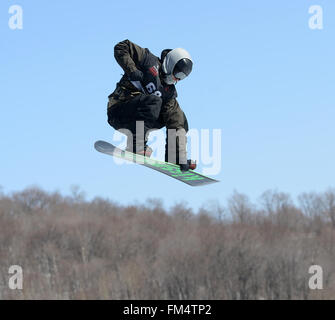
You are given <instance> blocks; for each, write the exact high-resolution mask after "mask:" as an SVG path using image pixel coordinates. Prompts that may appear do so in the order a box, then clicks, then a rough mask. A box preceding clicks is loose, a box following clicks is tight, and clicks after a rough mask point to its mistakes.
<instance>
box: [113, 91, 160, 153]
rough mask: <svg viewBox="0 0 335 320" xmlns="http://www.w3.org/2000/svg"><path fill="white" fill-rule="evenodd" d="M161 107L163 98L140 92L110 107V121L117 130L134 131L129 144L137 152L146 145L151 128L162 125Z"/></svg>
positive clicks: (157, 127)
mask: <svg viewBox="0 0 335 320" xmlns="http://www.w3.org/2000/svg"><path fill="white" fill-rule="evenodd" d="M161 107H162V99H161V98H159V97H157V96H155V95H144V94H138V95H137V96H135V97H134V98H132V99H131V100H129V101H126V102H119V103H117V104H115V105H113V106H112V107H110V108H108V111H107V116H108V123H109V124H110V125H111V126H112V127H113V128H114V129H116V130H120V129H127V130H129V131H130V132H131V133H132V137H133V140H132V141H129V137H128V145H131V146H132V149H133V150H131V151H133V152H136V150H137V151H138V150H140V149H142V148H143V146H145V145H146V142H147V140H148V137H147V134H148V131H149V130H151V129H159V128H161V127H162V126H161V125H159V124H158V122H157V120H158V118H159V115H160V111H161ZM136 122H138V124H137V125H138V127H137V129H138V130H136ZM139 128H141V129H142V130H141V129H139ZM129 142H130V143H129ZM136 146H137V149H136Z"/></svg>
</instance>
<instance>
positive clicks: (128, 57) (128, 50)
mask: <svg viewBox="0 0 335 320" xmlns="http://www.w3.org/2000/svg"><path fill="white" fill-rule="evenodd" d="M144 55H145V49H143V48H141V47H140V46H138V45H137V44H135V43H133V42H131V41H129V40H124V41H121V42H119V43H118V44H117V45H115V47H114V57H115V59H116V61H117V62H118V64H119V65H120V66H121V68H122V69H123V71H124V72H125V73H126V74H130V73H131V72H133V71H135V70H136V69H137V68H138V66H139V65H140V64H141V62H142V60H143V58H144Z"/></svg>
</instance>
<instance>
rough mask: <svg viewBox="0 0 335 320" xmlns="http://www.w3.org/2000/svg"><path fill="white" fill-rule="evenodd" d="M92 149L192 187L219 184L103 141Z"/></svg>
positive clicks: (193, 172)
mask: <svg viewBox="0 0 335 320" xmlns="http://www.w3.org/2000/svg"><path fill="white" fill-rule="evenodd" d="M94 148H95V149H96V150H97V151H99V152H102V153H105V154H108V155H111V156H114V157H117V158H120V159H124V160H128V161H131V162H134V163H137V164H140V165H143V166H145V167H148V168H151V169H153V170H156V171H159V172H161V173H164V174H166V175H168V176H170V177H172V178H174V179H177V180H179V181H181V182H184V183H186V184H188V185H190V186H192V187H197V186H204V185H207V184H211V183H215V182H219V181H218V180H215V179H212V178H209V177H206V176H204V175H202V174H200V173H198V172H195V171H193V170H189V171H187V172H182V171H181V170H180V168H179V166H178V165H176V164H173V163H169V162H164V161H159V160H155V159H151V158H148V157H144V156H141V155H138V154H134V153H132V152H129V151H124V150H121V149H119V148H117V147H115V146H113V145H112V144H110V143H108V142H105V141H97V142H96V143H95V144H94Z"/></svg>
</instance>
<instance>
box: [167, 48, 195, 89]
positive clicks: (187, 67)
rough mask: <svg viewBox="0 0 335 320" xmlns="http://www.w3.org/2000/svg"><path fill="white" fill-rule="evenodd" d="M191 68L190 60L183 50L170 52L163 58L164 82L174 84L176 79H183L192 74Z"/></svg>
mask: <svg viewBox="0 0 335 320" xmlns="http://www.w3.org/2000/svg"><path fill="white" fill-rule="evenodd" d="M192 67H193V61H192V58H191V56H190V54H189V53H188V52H187V51H186V50H185V49H182V48H176V49H173V50H171V51H170V52H169V53H168V54H167V55H166V56H165V58H164V60H163V64H162V69H163V73H164V75H163V79H164V82H165V83H167V84H175V83H176V79H177V80H183V79H185V78H186V77H187V76H188V75H189V74H190V73H191V72H192Z"/></svg>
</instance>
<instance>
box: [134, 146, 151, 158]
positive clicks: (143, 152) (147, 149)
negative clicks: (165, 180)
mask: <svg viewBox="0 0 335 320" xmlns="http://www.w3.org/2000/svg"><path fill="white" fill-rule="evenodd" d="M136 154H140V155H141V156H144V157H148V158H150V156H151V155H152V149H151V148H150V147H149V146H147V145H145V146H144V149H143V150H140V151H137V152H136Z"/></svg>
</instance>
